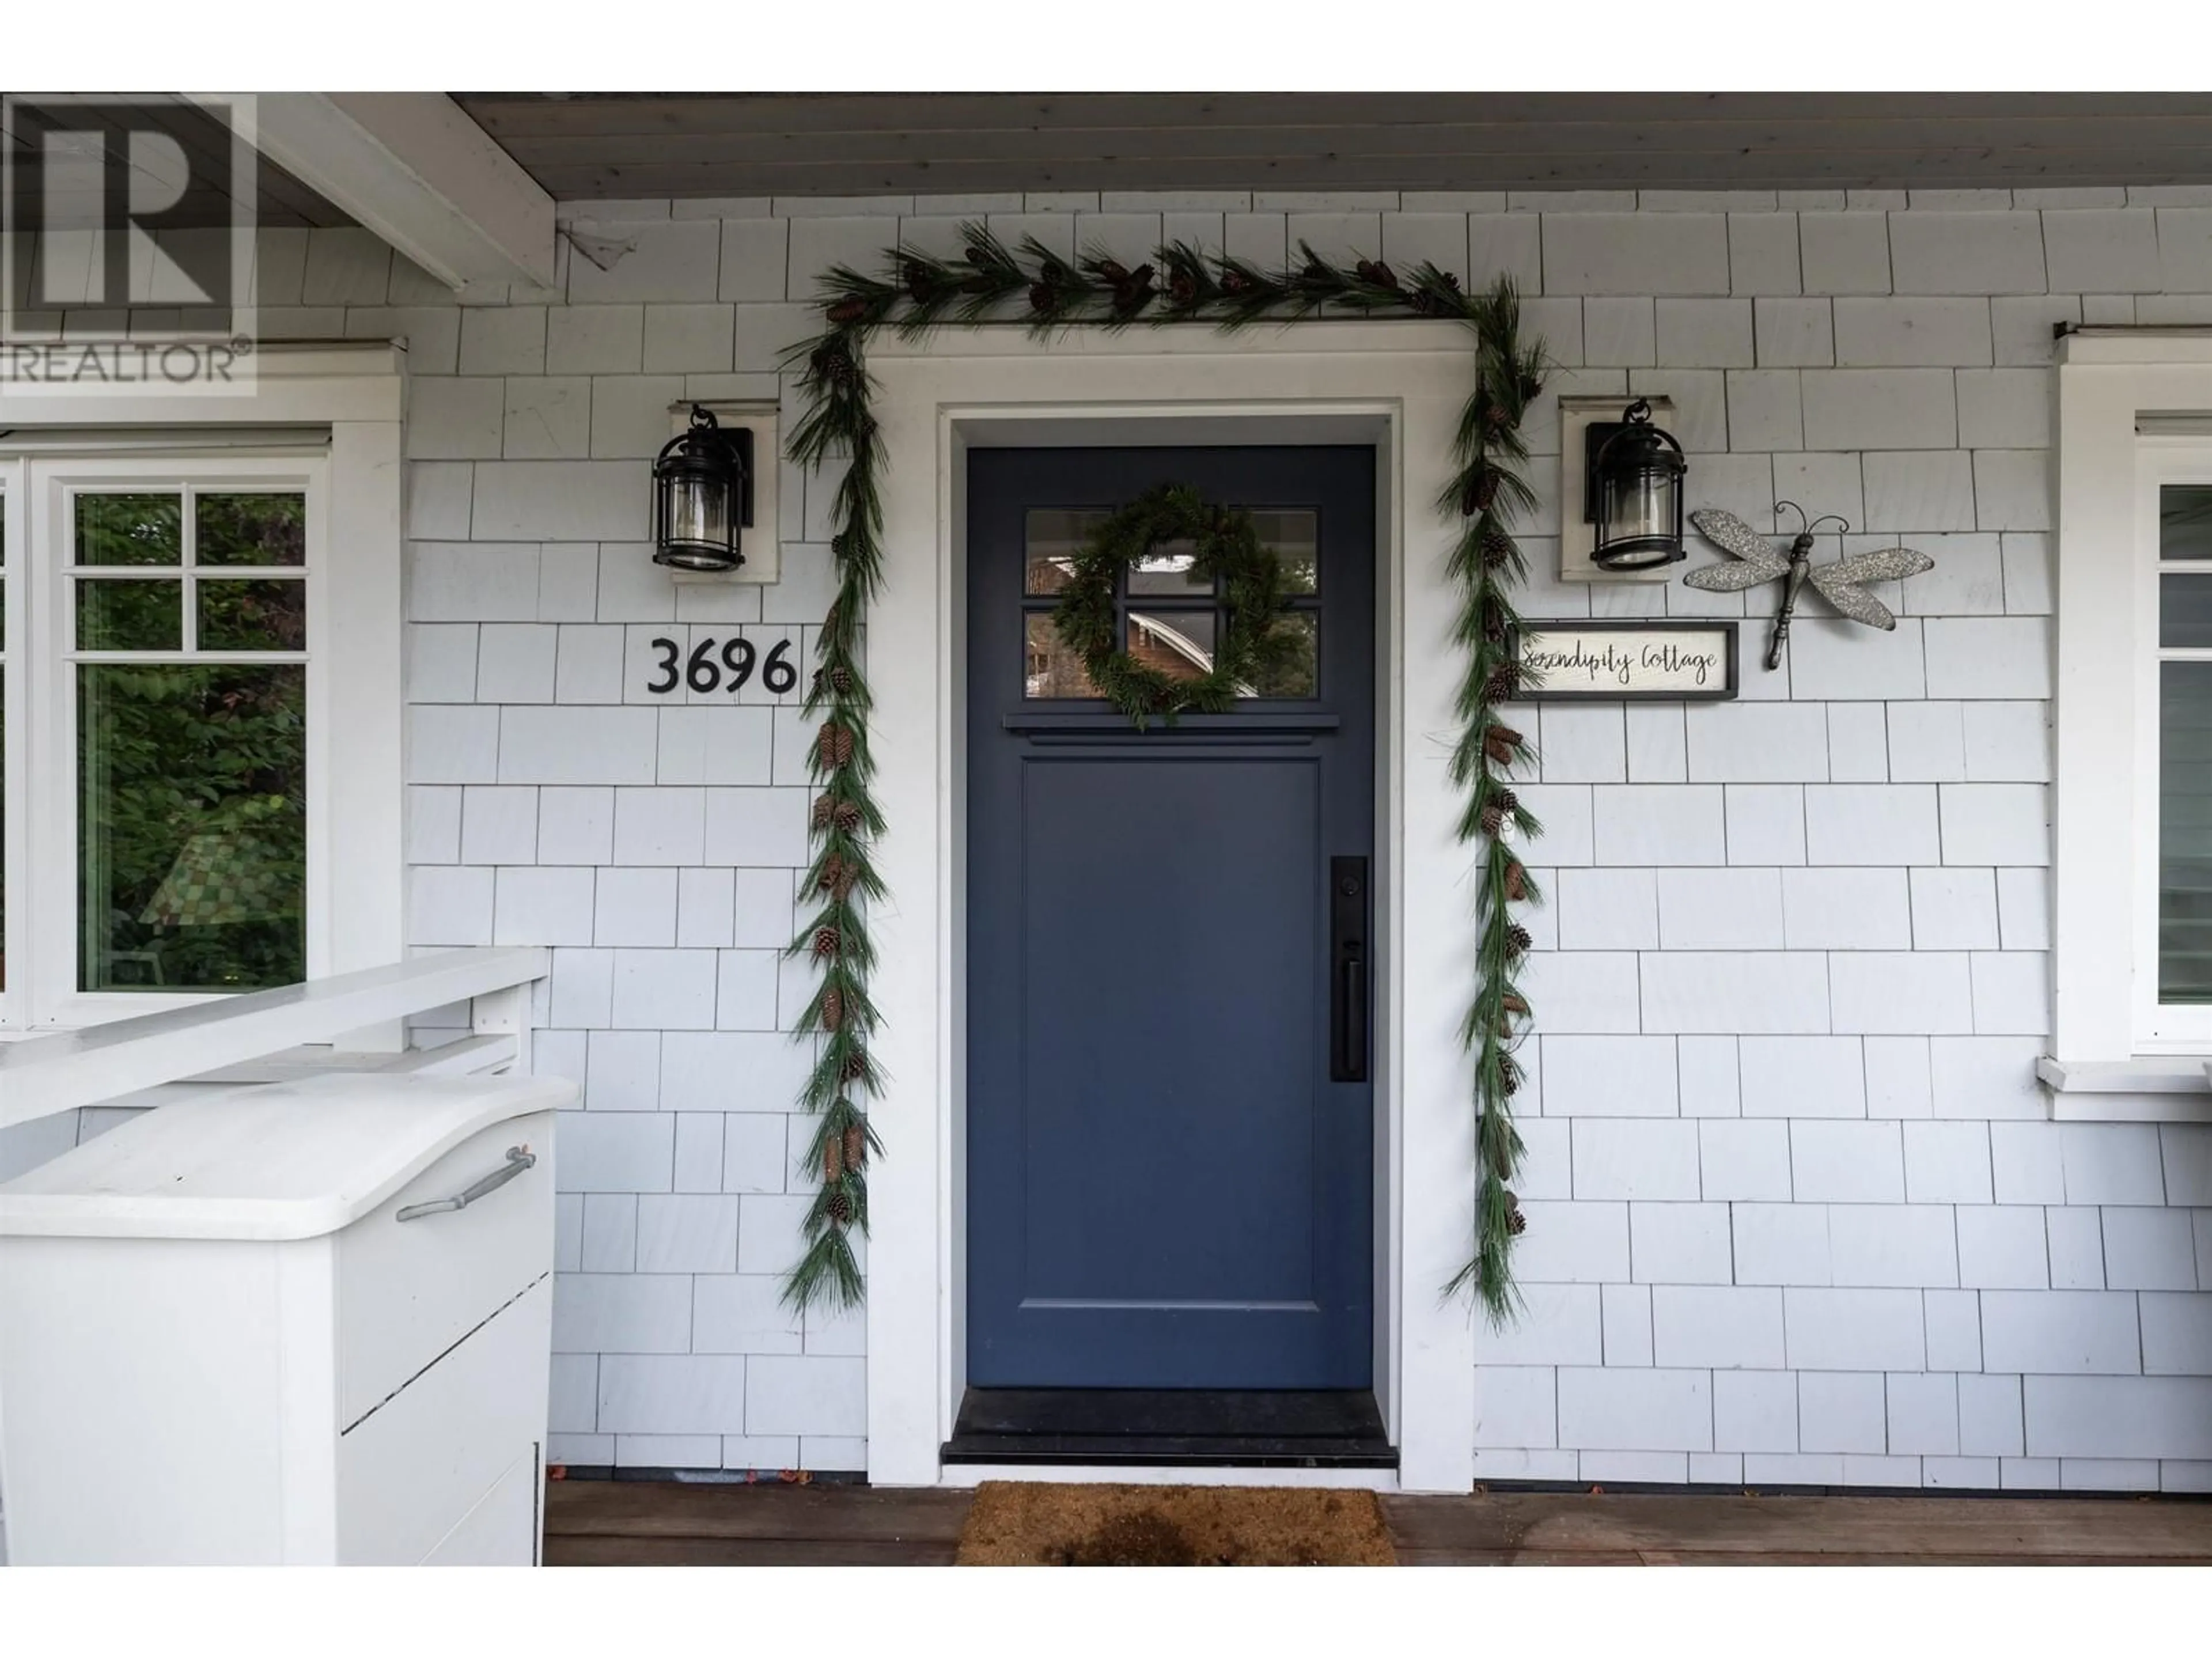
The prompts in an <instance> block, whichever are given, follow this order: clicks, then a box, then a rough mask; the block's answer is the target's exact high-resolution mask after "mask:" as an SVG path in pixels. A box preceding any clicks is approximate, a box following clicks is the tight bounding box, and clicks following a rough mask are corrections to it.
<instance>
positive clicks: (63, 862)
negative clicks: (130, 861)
mask: <svg viewBox="0 0 2212 1659" xmlns="http://www.w3.org/2000/svg"><path fill="white" fill-rule="evenodd" d="M23 465H25V466H27V469H28V472H29V495H30V515H29V516H30V520H31V526H30V534H31V540H30V548H31V556H30V558H29V560H28V561H27V563H28V565H29V569H28V571H27V574H28V575H29V576H30V578H31V580H30V586H31V590H32V592H31V594H30V598H31V601H32V604H33V606H35V611H34V616H33V623H32V626H31V629H30V636H29V640H28V642H27V662H26V665H25V666H26V668H27V670H28V672H29V676H30V680H31V690H30V696H31V698H32V701H33V708H32V718H33V732H32V739H31V742H32V747H31V757H30V765H31V808H32V812H33V818H32V823H31V848H30V858H31V864H30V866H29V867H30V868H31V869H33V871H34V872H36V879H35V881H34V883H33V887H32V890H31V892H30V893H29V895H28V896H27V901H28V908H29V909H30V911H31V929H32V943H31V961H30V967H31V972H32V975H33V977H32V979H31V981H30V983H29V985H28V987H27V989H28V990H29V992H30V994H31V999H32V1003H31V1006H32V1008H33V1016H32V1019H33V1024H41V1025H61V1026H78V1025H93V1024H99V1023H100V1021H102V1020H105V1019H115V1018H121V1017H123V1016H125V1015H129V1014H150V1013H158V1012H161V1011H162V1010H163V1009H166V1008H184V1007H191V1006H194V1005H195V1004H197V1003H202V1002H206V1001H208V1000H211V999H212V998H214V997H216V996H220V995H222V993H221V992H210V991H177V992H161V991H86V990H82V989H81V988H80V987H81V984H82V971H83V962H82V945H83V927H82V918H81V915H80V914H79V906H80V902H81V894H82V888H81V885H80V884H81V881H82V871H81V870H79V869H78V867H77V859H78V857H79V856H80V852H79V842H78V836H77V830H78V819H77V808H78V803H79V799H80V794H81V788H82V779H81V777H80V775H79V770H78V769H79V765H80V758H81V757H80V756H79V753H78V735H79V734H78V731H77V710H78V702H79V699H78V697H77V696H76V669H77V665H78V663H79V661H80V660H81V659H82V657H83V655H84V653H80V652H78V651H77V650H76V648H75V647H76V640H75V637H74V635H75V627H74V623H75V620H76V616H75V612H76V605H75V603H74V601H75V599H76V594H75V592H74V589H75V587H76V580H75V571H76V565H75V563H74V556H73V550H72V548H71V546H70V534H69V532H70V522H71V517H70V515H71V513H72V511H73V503H74V502H75V501H76V499H77V498H79V497H81V496H84V495H99V494H102V493H106V492H110V491H129V492H134V493H135V492H147V493H154V494H167V493H168V492H169V491H171V490H175V491H176V492H177V493H178V494H179V495H183V496H185V497H186V498H187V499H189V497H190V495H191V494H192V493H193V492H194V491H203V492H204V491H208V490H222V489H240V490H254V491H262V490H297V491H298V492H300V493H301V495H304V496H305V497H306V499H307V558H306V574H305V575H304V576H302V577H301V578H298V579H297V580H301V581H303V582H304V583H305V585H306V587H307V653H306V656H307V663H306V666H307V703H306V718H307V754H306V763H307V892H306V894H305V896H304V897H305V902H306V907H307V908H306V922H307V956H306V963H307V974H308V975H309V976H310V977H318V978H319V977H321V976H323V975H326V974H328V973H329V971H330V967H329V956H330V940H329V938H328V927H329V914H330V905H329V881H330V872H331V866H330V831H331V823H330V801H329V795H330V787H329V785H330V762H331V745H330V719H331V712H332V709H331V703H332V699H331V695H330V674H329V671H328V669H327V667H326V666H325V661H326V659H327V657H328V655H329V647H330V641H331V633H332V630H333V629H334V627H335V626H336V625H337V623H336V619H335V618H333V617H331V615H330V612H329V603H328V594H327V592H326V587H325V583H326V574H327V566H328V562H329V561H328V548H327V541H326V537H325V523H324V520H325V499H326V496H327V493H328V483H327V470H328V469H327V465H326V464H325V461H324V460H323V459H321V458H320V457H315V458H301V457H279V456H263V455H252V454H239V455H224V456H222V457H196V458H191V459H169V458H167V457H160V456H154V457H142V456H132V457H128V458H116V459H107V458H100V459H93V458H83V459H66V460H45V459H40V460H33V461H27V462H25V463H24V464H23ZM189 510H190V509H189V506H188V507H187V508H186V511H187V512H189ZM147 574H148V575H149V576H150V577H155V578H157V579H161V580H172V579H173V580H179V582H180V583H181V584H182V585H183V586H185V587H186V588H187V589H189V588H190V587H191V586H192V585H193V582H194V580H195V579H194V577H193V576H192V574H191V572H190V571H189V570H187V571H185V572H183V573H181V574H179V575H178V576H177V577H175V578H171V577H170V576H169V573H168V570H167V567H158V568H156V567H149V568H148V571H147ZM233 574H237V575H245V574H250V573H249V572H247V571H246V570H245V569H244V568H239V569H237V570H235V571H234V573H233ZM190 604H191V600H190V599H189V597H186V599H185V605H187V607H189V605H190ZM222 654H223V657H224V658H226V659H233V660H239V659H248V660H250V659H252V657H253V656H257V655H262V654H265V653H222ZM95 659H96V660H97V659H105V657H104V653H102V655H101V656H100V657H96V658H95ZM125 659H126V660H131V661H141V662H144V661H162V660H174V661H178V662H189V661H193V660H204V659H199V658H195V657H191V656H188V655H187V654H186V653H184V652H182V651H179V652H176V653H161V654H159V655H155V654H153V653H129V655H128V657H127V658H125ZM64 869H66V872H67V878H66V879H64V875H63V872H64Z"/></svg>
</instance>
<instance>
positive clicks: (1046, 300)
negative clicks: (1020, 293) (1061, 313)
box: [1030, 282, 1060, 317]
mask: <svg viewBox="0 0 2212 1659" xmlns="http://www.w3.org/2000/svg"><path fill="white" fill-rule="evenodd" d="M1059 308H1060V290H1059V289H1056V288H1054V286H1053V285H1052V284H1051V283H1047V282H1036V283H1030V310H1031V311H1034V312H1035V313H1036V314H1037V315H1038V316H1040V317H1049V316H1051V315H1052V313H1054V311H1056V310H1058V309H1059Z"/></svg>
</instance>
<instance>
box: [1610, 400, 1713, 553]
mask: <svg viewBox="0 0 2212 1659" xmlns="http://www.w3.org/2000/svg"><path fill="white" fill-rule="evenodd" d="M1687 471H1689V463H1688V462H1687V461H1686V459H1683V455H1682V446H1681V445H1680V444H1678V443H1676V442H1675V441H1674V436H1673V435H1672V434H1670V433H1668V432H1667V431H1665V430H1663V429H1662V428H1659V427H1656V426H1654V425H1652V423H1651V405H1650V404H1648V403H1646V402H1644V400H1643V399H1642V398H1638V399H1637V400H1636V402H1634V403H1632V404H1630V405H1629V406H1628V408H1627V410H1626V411H1625V412H1624V413H1623V414H1622V416H1621V417H1620V426H1619V427H1618V428H1616V429H1615V430H1614V431H1613V435H1611V436H1610V437H1608V438H1607V440H1606V441H1605V443H1604V445H1603V446H1602V447H1601V448H1600V449H1599V450H1598V453H1597V456H1596V459H1595V460H1594V461H1593V462H1592V463H1591V465H1590V475H1591V489H1592V491H1593V496H1592V501H1593V509H1594V510H1593V512H1592V513H1591V517H1592V518H1593V520H1595V524H1596V526H1597V528H1596V532H1595V537H1594V538H1593V539H1594V545H1593V546H1592V548H1591V550H1590V561H1591V562H1592V563H1594V564H1596V565H1598V566H1599V567H1600V568H1603V569H1607V570H1648V569H1650V568H1653V567H1655V566H1657V565H1662V564H1672V563H1674V562H1675V561H1676V560H1677V559H1680V558H1681V557H1682V556H1683V548H1682V477H1683V475H1684V474H1685V473H1686V472H1687Z"/></svg>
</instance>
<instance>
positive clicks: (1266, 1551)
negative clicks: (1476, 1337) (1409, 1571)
mask: <svg viewBox="0 0 2212 1659" xmlns="http://www.w3.org/2000/svg"><path fill="white" fill-rule="evenodd" d="M955 1563H956V1565H960V1566H963V1567H1389V1566H1395V1565H1397V1563H1398V1557H1397V1553H1396V1552H1395V1550H1393V1549H1392V1548H1391V1547H1390V1531H1389V1528H1388V1527H1387V1526H1385V1525H1384V1524H1383V1510H1382V1506H1381V1505H1380V1504H1376V1501H1375V1494H1374V1493H1373V1492H1353V1491H1334V1490H1317V1489H1315V1488H1312V1487H1285V1486H1104V1485H1101V1486H1089V1485H1083V1486H1060V1485H1054V1484H1049V1483H1046V1482H1032V1481H1026V1480H986V1481H985V1482H983V1483H982V1485H981V1486H978V1487H977V1488H976V1489H975V1506H974V1507H973V1508H972V1509H970V1510H969V1512H968V1522H967V1524H966V1525H965V1526H963V1528H961V1529H960V1549H959V1553H958V1555H957V1557H956V1558H955Z"/></svg>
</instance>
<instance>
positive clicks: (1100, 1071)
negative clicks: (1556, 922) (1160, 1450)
mask: <svg viewBox="0 0 2212 1659" xmlns="http://www.w3.org/2000/svg"><path fill="white" fill-rule="evenodd" d="M1374 478H1375V458H1374V453H1373V452H1372V451H1371V450H1365V449H1357V448H1349V447H1346V448H1334V447H1332V448H1304V449H1296V450H1289V449H1260V448H1253V449H1206V450H1159V449H1148V450H1048V451H1022V450H987V451H981V452H977V453H975V454H974V455H972V456H971V459H970V475H969V523H970V545H969V605H970V610H969V939H968V957H969V987H968V990H969V1044H968V1074H969V1099H968V1140H969V1188H968V1213H969V1310H968V1328H969V1381H970V1382H971V1383H974V1384H975V1385H977V1386H979V1387H980V1386H998V1387H1012V1386H1029V1387H1091V1388H1140V1387H1145V1388H1209V1389H1252V1388H1281V1389H1291V1388H1298V1389H1320V1388H1359V1387H1364V1386H1366V1385H1367V1384H1368V1383H1370V1381H1371V1372H1372V1352H1373V1332H1372V1294H1373V1291H1372V1285H1373V1273H1372V1252H1373V1239H1372V1203H1373V1198H1372V1170H1373V1116H1372V1093H1371V1090H1370V1086H1369V1085H1368V1084H1367V1083H1366V1082H1365V1081H1364V1080H1361V1081H1346V1082H1337V1081H1332V1071H1333V1069H1334V1070H1335V1071H1339V1072H1341V1071H1343V1070H1344V1068H1343V1067H1342V1066H1334V1067H1333V1066H1332V1058H1333V1054H1332V1008H1333V1003H1332V987H1335V989H1334V995H1335V997H1336V999H1337V1001H1338V1003H1340V1002H1341V1000H1342V998H1343V995H1344V992H1343V988H1342V987H1341V986H1340V985H1339V984H1338V983H1337V981H1338V978H1339V977H1340V976H1339V975H1338V974H1337V972H1336V969H1335V965H1334V964H1333V963H1332V961H1331V958H1330V933H1331V921H1332V902H1331V887H1330V878H1331V860H1333V859H1341V858H1358V859H1365V858H1367V857H1369V856H1370V854H1371V852H1372V839H1373V821H1374V758H1373V757H1374V740H1373V729H1372V728H1373V714H1372V710H1373V678H1374V657H1373V632H1374V628H1373V623H1374V617H1373V588H1374V565H1373V557H1374V553H1373V539H1374ZM1170 479H1173V480H1178V481H1182V482H1186V483H1191V484H1193V485H1194V486H1195V487H1196V488H1197V489H1200V492H1201V493H1203V494H1204V495H1206V496H1207V497H1208V498H1209V499H1211V500H1214V501H1225V502H1231V503H1235V504H1237V505H1242V506H1247V507H1253V508H1255V509H1265V512H1264V515H1263V516H1262V518H1261V525H1262V527H1263V532H1265V533H1268V534H1269V535H1270V536H1271V538H1273V539H1275V540H1276V541H1277V542H1278V543H1279V544H1281V547H1280V551H1279V556H1282V557H1285V559H1291V558H1296V559H1297V560H1299V561H1300V562H1310V565H1311V571H1310V582H1309V584H1308V585H1309V586H1310V587H1311V588H1312V589H1313V593H1312V597H1310V598H1309V599H1303V600H1301V601H1300V607H1301V608H1300V610H1299V611H1298V613H1297V617H1296V618H1295V622H1294V624H1293V625H1295V626H1297V627H1299V628H1300V629H1303V630H1306V631H1308V632H1309V633H1310V635H1311V636H1312V637H1313V638H1315V639H1316V641H1317V649H1316V656H1315V659H1314V660H1313V662H1312V663H1311V664H1310V665H1309V666H1308V667H1307V668H1306V669H1305V670H1304V671H1302V672H1299V673H1294V674H1292V675H1290V676H1288V677H1285V679H1284V680H1282V681H1280V682H1279V683H1277V684H1273V685H1271V686H1267V687H1261V688H1256V689H1257V690H1262V691H1269V692H1274V693H1278V694H1286V695H1274V696H1255V697H1254V698H1252V699H1249V700H1248V701H1246V702H1243V703H1241V704H1240V705H1239V707H1238V708H1237V710H1236V711H1234V712H1232V713H1230V714H1223V715H1218V716H1210V717H1208V716H1186V717H1184V719H1183V720H1182V722H1181V723H1180V724H1179V725H1178V726H1176V727H1175V728H1172V729H1154V730H1151V731H1147V732H1136V731H1134V730H1133V728H1132V727H1131V726H1130V725H1129V723H1128V722H1127V720H1123V719H1121V717H1120V716H1118V715H1116V714H1114V713H1113V711H1112V710H1111V709H1110V708H1109V707H1108V706H1107V705H1105V704H1103V703H1101V702H1096V701H1087V700H1085V699H1083V698H1081V697H1080V696H1072V695H1070V694H1071V693H1079V692H1080V691H1082V690H1085V684H1084V682H1083V680H1082V678H1081V676H1080V674H1079V672H1073V673H1072V672H1071V671H1069V666H1068V665H1067V664H1066V663H1065V662H1061V661H1057V660H1054V659H1053V657H1052V653H1051V650H1050V647H1051V645H1052V644H1053V643H1054V641H1053V640H1052V639H1051V638H1050V637H1049V635H1050V614H1051V606H1052V604H1053V599H1052V598H1051V594H1052V592H1054V589H1055V587H1056V586H1057V583H1056V581H1055V580H1054V577H1053V574H1052V571H1051V568H1050V566H1051V561H1052V559H1053V557H1054V556H1059V557H1062V558H1064V557H1065V556H1066V551H1067V550H1068V549H1069V547H1070V546H1071V545H1072V541H1073V537H1074V536H1078V535H1079V533H1080V530H1081V528H1082V526H1083V524H1084V523H1085V522H1086V521H1087V522H1095V520H1085V518H1084V517H1083V514H1084V512H1085V510H1086V509H1087V510H1089V511H1091V512H1094V513H1095V512H1096V511H1097V510H1099V509H1110V508H1111V507H1115V506H1117V505H1119V504H1121V502H1124V501H1127V500H1129V499H1131V498H1133V496H1135V495H1139V494H1140V493H1141V492H1142V491H1143V490H1144V489H1147V488H1149V487H1151V486H1152V484H1155V483H1160V482H1164V481H1166V480H1170ZM1071 526H1072V528H1071ZM1316 526H1317V529H1316ZM1163 551H1164V553H1165V554H1166V555H1167V556H1165V557H1164V558H1163V559H1162V560H1161V561H1160V562H1159V564H1160V568H1157V569H1153V570H1151V571H1148V572H1146V573H1141V574H1139V576H1138V577H1137V578H1136V580H1134V581H1133V582H1132V583H1131V586H1133V587H1134V588H1135V589H1136V591H1135V592H1133V593H1130V594H1129V595H1128V596H1127V599H1126V602H1125V605H1124V611H1125V614H1126V616H1127V630H1128V637H1129V638H1131V639H1132V640H1133V641H1134V644H1133V646H1132V647H1131V648H1133V649H1136V650H1140V651H1144V652H1146V653H1152V655H1153V659H1156V660H1162V661H1166V660H1168V659H1170V656H1171V655H1173V654H1175V653H1181V654H1182V655H1183V656H1184V657H1185V658H1187V659H1189V660H1191V661H1193V662H1194V663H1203V662H1204V661H1205V660H1206V655H1205V653H1206V645H1207V642H1208V641H1209V640H1210V638H1211V636H1212V631H1213V625H1214V623H1216V621H1217V617H1215V616H1214V615H1213V614H1212V613H1210V612H1209V611H1207V609H1206V606H1207V605H1209V603H1210V601H1209V600H1208V599H1207V596H1206V593H1205V592H1203V591H1202V590H1194V589H1193V588H1192V586H1190V584H1189V583H1188V580H1187V579H1185V578H1183V577H1182V576H1181V575H1180V574H1178V573H1177V571H1176V569H1175V568H1174V560H1173V557H1172V554H1173V550H1163ZM1025 592H1026V594H1027V597H1026V598H1025V597H1024V595H1025ZM1041 647H1042V649H1041ZM1316 679H1317V681H1318V684H1317V686H1316V684H1315V682H1316ZM1316 693H1317V695H1314V694H1316ZM1301 694H1308V695H1301ZM1339 920H1340V918H1339ZM1358 995H1359V997H1360V999H1361V1000H1362V1001H1363V1003H1364V999H1365V998H1366V996H1367V995H1368V993H1367V992H1366V990H1365V988H1364V980H1363V981H1362V983H1361V987H1360V990H1359V992H1358ZM1365 1012H1366V1010H1365V1008H1364V1006H1363V1007H1361V1008H1360V1009H1359V1010H1358V1013H1359V1014H1360V1015H1362V1016H1364V1014H1365ZM1336 1014H1337V1018H1338V1019H1339V1020H1341V1019H1343V1018H1345V1017H1346V1014H1345V1011H1344V1010H1343V1009H1342V1008H1341V1007H1338V1008H1337V1009H1336ZM1360 1023H1361V1024H1362V1026H1363V1027H1364V1026H1365V1025H1366V1024H1369V1022H1367V1021H1366V1020H1365V1019H1364V1018H1362V1019H1361V1022H1360ZM1338 1042H1339V1044H1340V1042H1341V1036H1340V1035H1339V1037H1338ZM1358 1075H1362V1076H1364V1071H1363V1072H1362V1073H1358Z"/></svg>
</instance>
